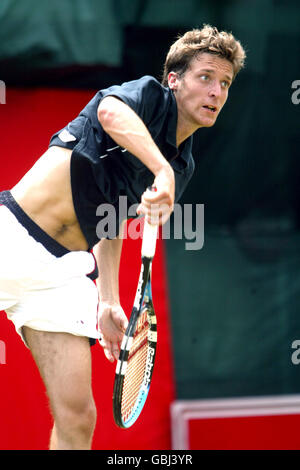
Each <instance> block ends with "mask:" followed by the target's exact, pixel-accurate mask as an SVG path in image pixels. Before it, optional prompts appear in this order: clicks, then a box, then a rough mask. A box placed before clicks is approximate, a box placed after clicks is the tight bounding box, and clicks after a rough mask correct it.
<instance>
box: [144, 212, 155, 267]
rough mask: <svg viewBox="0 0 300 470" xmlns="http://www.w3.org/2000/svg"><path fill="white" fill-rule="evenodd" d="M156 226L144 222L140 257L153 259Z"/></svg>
mask: <svg viewBox="0 0 300 470" xmlns="http://www.w3.org/2000/svg"><path fill="white" fill-rule="evenodd" d="M157 231H158V225H151V224H149V223H148V222H147V221H146V220H145V222H144V232H143V242H142V257H144V256H145V257H146V258H153V256H154V254H155V248H156V238H157Z"/></svg>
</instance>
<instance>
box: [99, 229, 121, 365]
mask: <svg viewBox="0 0 300 470" xmlns="http://www.w3.org/2000/svg"><path fill="white" fill-rule="evenodd" d="M121 233H122V230H121V231H120V234H121ZM122 245H123V239H122V236H121V235H119V236H118V237H117V238H114V239H113V240H108V239H102V240H101V241H100V242H99V243H98V244H97V245H96V246H95V247H94V250H93V251H94V255H95V258H96V260H97V264H98V269H99V276H98V279H97V280H96V284H97V287H98V291H99V329H100V333H101V337H102V340H101V341H100V343H101V345H102V347H103V349H104V354H105V356H106V357H107V359H108V360H109V361H111V362H113V361H114V359H118V357H119V343H120V342H121V341H122V338H123V334H124V332H125V330H126V327H127V324H128V320H127V317H126V315H125V313H124V311H123V309H122V307H121V305H120V297H119V268H120V258H121V252H122Z"/></svg>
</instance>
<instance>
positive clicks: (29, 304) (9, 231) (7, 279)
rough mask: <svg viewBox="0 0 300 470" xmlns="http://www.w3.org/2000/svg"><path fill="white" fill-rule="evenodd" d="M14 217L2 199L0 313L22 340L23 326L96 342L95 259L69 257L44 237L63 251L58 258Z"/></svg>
mask: <svg viewBox="0 0 300 470" xmlns="http://www.w3.org/2000/svg"><path fill="white" fill-rule="evenodd" d="M1 194H3V193H0V195H1ZM15 204H16V203H15ZM17 207H18V208H19V206H17ZM19 209H20V208H19ZM20 211H21V212H22V209H20ZM13 212H14V211H13ZM13 212H12V211H11V208H8V207H7V205H1V199H0V310H5V311H6V314H7V317H8V319H9V320H11V321H12V322H13V323H14V325H15V328H16V331H17V332H18V333H19V334H20V336H21V338H22V339H23V340H24V338H23V336H22V327H23V326H24V325H25V326H28V327H30V328H33V329H35V330H41V331H52V332H66V333H71V334H73V335H77V336H87V337H88V338H95V339H98V338H99V336H100V334H99V331H98V290H97V287H96V285H95V284H94V282H93V280H92V279H93V278H92V277H88V276H89V275H90V274H91V273H92V272H95V270H96V268H97V265H96V261H95V258H94V255H93V254H92V253H90V252H85V251H74V252H69V251H68V250H65V249H64V247H61V245H58V244H56V242H55V241H54V240H53V239H51V238H50V237H48V235H47V234H45V232H44V234H45V235H46V239H48V240H50V241H51V240H52V241H53V242H54V247H55V248H57V247H61V248H62V252H64V250H65V254H62V253H60V256H56V255H55V254H53V251H55V250H53V247H52V246H51V251H52V253H51V252H50V251H49V250H48V249H47V248H46V246H45V245H47V243H44V240H43V243H41V242H39V241H38V240H37V238H38V237H36V236H35V237H33V236H32V235H30V233H29V232H30V230H29V231H28V230H27V228H25V227H24V225H23V224H22V223H21V222H20V218H19V217H18V214H16V215H15V214H14V213H13ZM24 214H25V213H24ZM25 216H26V215H25ZM26 217H27V216H26ZM18 219H19V220H18ZM28 220H29V221H30V220H31V219H29V218H28ZM32 223H33V225H35V224H34V222H32ZM25 225H26V224H25ZM36 227H37V226H36ZM40 232H41V233H42V231H40ZM94 277H95V276H94Z"/></svg>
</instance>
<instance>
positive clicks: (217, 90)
mask: <svg viewBox="0 0 300 470" xmlns="http://www.w3.org/2000/svg"><path fill="white" fill-rule="evenodd" d="M221 91H222V90H221V84H220V83H219V82H218V81H217V80H214V81H213V82H212V84H211V87H210V90H209V96H211V97H216V98H218V97H219V96H221Z"/></svg>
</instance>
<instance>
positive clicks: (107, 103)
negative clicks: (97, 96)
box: [97, 96, 118, 130]
mask: <svg viewBox="0 0 300 470" xmlns="http://www.w3.org/2000/svg"><path fill="white" fill-rule="evenodd" d="M116 101H118V100H116V98H114V97H112V96H108V97H107V98H103V100H102V101H101V102H100V104H99V106H98V110H97V117H98V121H99V122H100V124H101V126H102V127H103V129H104V130H108V129H111V128H112V127H113V124H114V122H115V120H116V117H117V114H118V112H117V106H116V105H117V103H116Z"/></svg>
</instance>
